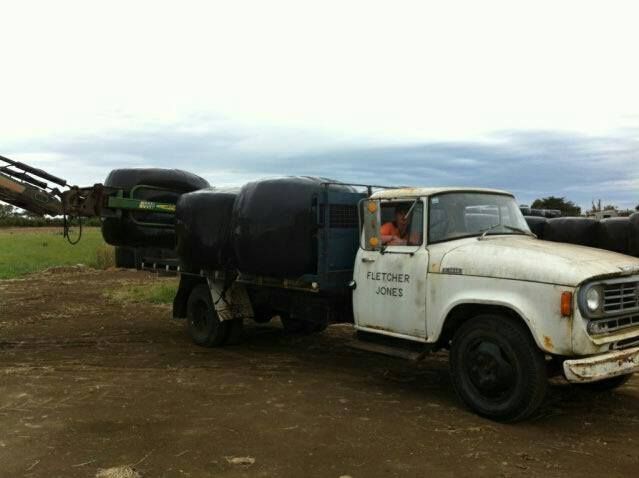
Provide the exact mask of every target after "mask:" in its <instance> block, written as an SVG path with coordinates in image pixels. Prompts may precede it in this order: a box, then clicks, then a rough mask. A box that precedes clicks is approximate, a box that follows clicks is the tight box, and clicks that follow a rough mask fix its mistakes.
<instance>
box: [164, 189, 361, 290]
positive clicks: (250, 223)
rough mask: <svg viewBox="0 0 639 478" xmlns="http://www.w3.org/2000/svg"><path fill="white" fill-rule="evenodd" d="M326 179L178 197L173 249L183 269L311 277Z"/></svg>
mask: <svg viewBox="0 0 639 478" xmlns="http://www.w3.org/2000/svg"><path fill="white" fill-rule="evenodd" d="M326 183H334V181H331V180H329V179H326V178H314V177H284V178H276V179H265V180H260V181H254V182H251V183H248V184H245V185H244V186H243V187H242V188H241V189H239V190H217V189H207V190H203V191H196V192H192V193H188V194H184V195H183V196H182V197H181V198H180V200H179V201H178V204H177V211H176V232H177V238H178V239H177V243H178V245H177V250H178V256H179V257H180V261H181V263H182V266H183V268H184V269H186V270H191V271H198V270H201V269H224V268H228V267H232V268H234V269H237V270H239V271H240V272H242V273H245V274H254V275H261V276H269V277H278V278H298V277H300V276H303V275H305V274H316V273H317V260H318V239H317V232H318V231H317V228H318V215H319V207H320V206H319V201H320V198H321V195H322V193H323V192H325V190H326V188H327V187H328V188H330V189H331V191H352V189H351V188H350V187H348V186H345V185H341V184H330V185H327V184H326Z"/></svg>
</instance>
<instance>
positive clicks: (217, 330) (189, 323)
mask: <svg viewBox="0 0 639 478" xmlns="http://www.w3.org/2000/svg"><path fill="white" fill-rule="evenodd" d="M186 328H187V331H188V333H189V335H190V336H191V339H193V342H195V343H196V344H197V345H201V346H203V347H219V346H220V345H223V344H224V343H225V342H226V339H227V337H228V332H229V324H228V321H225V322H222V321H220V319H219V318H218V316H217V312H215V307H213V301H212V299H211V291H210V290H209V288H208V286H207V285H206V284H198V285H196V286H195V287H194V288H193V290H192V291H191V294H190V295H189V299H188V301H187V304H186Z"/></svg>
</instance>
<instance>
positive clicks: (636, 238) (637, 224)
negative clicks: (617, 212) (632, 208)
mask: <svg viewBox="0 0 639 478" xmlns="http://www.w3.org/2000/svg"><path fill="white" fill-rule="evenodd" d="M628 222H629V223H630V227H629V231H628V254H630V255H631V256H635V257H639V212H636V213H634V214H633V215H632V216H630V217H629V218H628Z"/></svg>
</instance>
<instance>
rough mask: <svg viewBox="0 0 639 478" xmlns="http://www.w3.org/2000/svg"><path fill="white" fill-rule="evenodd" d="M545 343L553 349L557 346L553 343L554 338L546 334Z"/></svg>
mask: <svg viewBox="0 0 639 478" xmlns="http://www.w3.org/2000/svg"><path fill="white" fill-rule="evenodd" d="M544 345H545V346H546V348H547V349H549V350H552V349H553V348H555V346H554V345H553V343H552V339H551V338H550V337H548V336H547V335H544Z"/></svg>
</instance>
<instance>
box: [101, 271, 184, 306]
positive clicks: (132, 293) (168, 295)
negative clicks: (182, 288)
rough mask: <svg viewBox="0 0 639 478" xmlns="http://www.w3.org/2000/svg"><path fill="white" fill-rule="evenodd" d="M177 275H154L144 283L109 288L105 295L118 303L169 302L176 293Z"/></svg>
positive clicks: (171, 301)
mask: <svg viewBox="0 0 639 478" xmlns="http://www.w3.org/2000/svg"><path fill="white" fill-rule="evenodd" d="M178 285H179V279H178V278H177V277H154V278H153V279H152V280H150V281H149V282H148V283H146V284H138V285H128V284H122V286H121V287H117V288H113V289H109V290H107V291H106V292H105V296H106V297H108V298H109V299H111V300H114V301H116V302H120V303H134V302H141V303H144V302H146V303H149V304H171V303H173V298H174V297H175V294H176V293H177V289H178Z"/></svg>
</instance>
